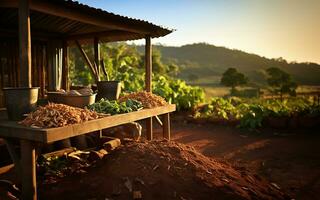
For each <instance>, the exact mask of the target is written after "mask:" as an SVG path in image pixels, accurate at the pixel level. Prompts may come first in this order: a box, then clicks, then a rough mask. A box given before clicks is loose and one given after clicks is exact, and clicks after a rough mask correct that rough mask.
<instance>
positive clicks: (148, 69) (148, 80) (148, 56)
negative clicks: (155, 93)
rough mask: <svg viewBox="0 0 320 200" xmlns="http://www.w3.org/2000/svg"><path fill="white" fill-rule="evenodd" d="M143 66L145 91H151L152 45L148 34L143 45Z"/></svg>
mask: <svg viewBox="0 0 320 200" xmlns="http://www.w3.org/2000/svg"><path fill="white" fill-rule="evenodd" d="M145 67H146V77H145V84H146V91H147V92H152V85H151V84H152V46H151V38H150V36H148V37H146V45H145Z"/></svg>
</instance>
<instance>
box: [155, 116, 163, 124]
mask: <svg viewBox="0 0 320 200" xmlns="http://www.w3.org/2000/svg"><path fill="white" fill-rule="evenodd" d="M155 118H156V121H157V122H158V124H159V125H160V126H163V123H162V121H161V119H160V118H159V116H158V115H157V116H155Z"/></svg>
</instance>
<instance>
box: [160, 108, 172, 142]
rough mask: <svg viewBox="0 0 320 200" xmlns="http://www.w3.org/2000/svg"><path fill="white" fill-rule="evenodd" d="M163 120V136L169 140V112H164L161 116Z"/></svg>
mask: <svg viewBox="0 0 320 200" xmlns="http://www.w3.org/2000/svg"><path fill="white" fill-rule="evenodd" d="M162 121H163V127H162V129H163V137H164V138H165V139H167V140H170V135H171V134H170V114H169V113H166V114H164V115H163V116H162Z"/></svg>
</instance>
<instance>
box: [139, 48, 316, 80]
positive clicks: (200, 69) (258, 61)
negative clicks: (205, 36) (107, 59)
mask: <svg viewBox="0 0 320 200" xmlns="http://www.w3.org/2000/svg"><path fill="white" fill-rule="evenodd" d="M137 48H138V50H139V51H143V48H142V46H138V47H137ZM154 48H155V49H158V50H159V51H160V52H161V54H162V57H163V59H164V61H165V62H169V61H170V62H176V63H177V64H178V65H179V66H181V73H180V74H179V76H180V77H181V78H184V79H187V80H188V79H196V78H198V79H199V81H200V80H206V82H208V80H209V81H210V77H215V76H221V74H222V73H223V72H224V71H225V70H226V69H228V68H229V67H234V68H237V69H238V70H239V71H240V72H242V73H245V74H246V75H247V76H248V77H249V79H250V80H251V82H253V83H258V84H265V78H264V77H265V74H264V73H265V72H264V70H265V69H267V68H269V67H279V68H281V69H283V70H284V71H286V72H288V73H290V74H291V75H292V76H293V78H294V79H295V80H296V81H297V82H298V83H299V84H305V85H320V65H319V64H317V63H293V62H292V63H288V62H287V61H286V60H284V59H282V58H278V59H268V58H265V57H262V56H259V55H256V54H250V53H246V52H243V51H240V50H234V49H228V48H225V47H217V46H214V45H209V44H205V43H198V44H190V45H184V46H181V47H170V46H161V45H155V46H154ZM212 80H213V82H214V79H212ZM215 81H216V82H217V79H216V80H215Z"/></svg>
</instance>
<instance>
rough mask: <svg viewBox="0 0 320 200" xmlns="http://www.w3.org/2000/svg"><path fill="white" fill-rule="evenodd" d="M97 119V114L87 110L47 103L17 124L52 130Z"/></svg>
mask: <svg viewBox="0 0 320 200" xmlns="http://www.w3.org/2000/svg"><path fill="white" fill-rule="evenodd" d="M97 118H99V116H98V114H97V113H96V112H94V111H90V110H88V109H81V108H75V107H72V106H67V105H64V104H55V103H49V104H48V105H46V106H43V107H39V108H38V109H37V110H36V111H34V112H32V113H30V114H28V116H27V118H25V119H24V120H22V121H21V122H19V123H20V124H22V125H25V126H30V127H39V128H53V127H62V126H67V125H70V124H78V123H82V122H86V121H89V120H93V119H97Z"/></svg>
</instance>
